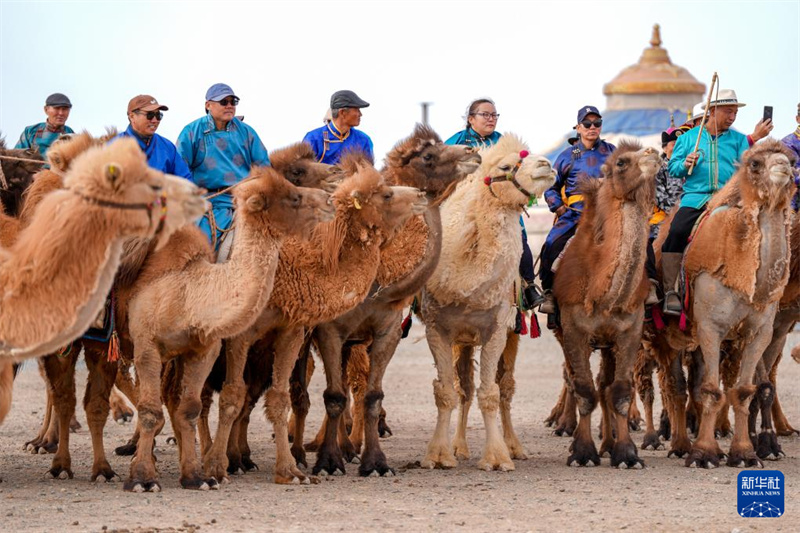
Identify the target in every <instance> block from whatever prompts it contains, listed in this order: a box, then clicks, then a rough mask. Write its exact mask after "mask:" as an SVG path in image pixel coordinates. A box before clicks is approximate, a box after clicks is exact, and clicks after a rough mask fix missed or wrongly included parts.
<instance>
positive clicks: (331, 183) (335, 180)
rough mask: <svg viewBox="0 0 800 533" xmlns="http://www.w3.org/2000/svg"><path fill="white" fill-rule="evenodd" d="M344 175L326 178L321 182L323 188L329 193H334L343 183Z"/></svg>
mask: <svg viewBox="0 0 800 533" xmlns="http://www.w3.org/2000/svg"><path fill="white" fill-rule="evenodd" d="M342 177H343V176H331V177H329V178H325V180H324V181H323V182H322V183H321V184H320V187H321V189H322V190H323V191H325V192H326V193H328V194H333V193H334V192H336V189H337V188H338V187H339V184H340V183H342Z"/></svg>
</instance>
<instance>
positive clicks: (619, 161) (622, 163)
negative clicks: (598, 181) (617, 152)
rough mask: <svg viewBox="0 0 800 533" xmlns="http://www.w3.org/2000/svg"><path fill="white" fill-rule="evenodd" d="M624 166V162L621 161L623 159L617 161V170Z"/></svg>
mask: <svg viewBox="0 0 800 533" xmlns="http://www.w3.org/2000/svg"><path fill="white" fill-rule="evenodd" d="M625 164H626V162H625V160H623V159H618V160H617V168H622V167H624V166H625Z"/></svg>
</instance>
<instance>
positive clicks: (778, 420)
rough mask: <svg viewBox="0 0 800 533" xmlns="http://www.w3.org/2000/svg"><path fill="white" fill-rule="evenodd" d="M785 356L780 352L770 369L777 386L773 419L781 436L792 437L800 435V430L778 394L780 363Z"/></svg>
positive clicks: (771, 381)
mask: <svg viewBox="0 0 800 533" xmlns="http://www.w3.org/2000/svg"><path fill="white" fill-rule="evenodd" d="M782 357H783V353H779V354H778V358H777V360H776V361H775V363H774V364H773V365H772V370H771V371H770V379H769V380H770V383H772V384H773V385H774V386H775V401H773V402H772V419H773V420H774V422H775V432H776V433H777V434H778V436H780V437H791V436H792V435H800V431H798V430H796V429H794V428H793V427H792V425H791V424H790V423H789V420H788V419H787V418H786V415H785V414H784V412H783V408H782V407H781V402H780V396H779V395H778V364H779V363H780V361H781V358H782Z"/></svg>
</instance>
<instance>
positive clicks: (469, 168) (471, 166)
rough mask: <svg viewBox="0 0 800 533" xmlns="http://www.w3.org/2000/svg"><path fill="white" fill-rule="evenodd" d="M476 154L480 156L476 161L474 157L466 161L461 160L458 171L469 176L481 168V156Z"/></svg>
mask: <svg viewBox="0 0 800 533" xmlns="http://www.w3.org/2000/svg"><path fill="white" fill-rule="evenodd" d="M475 155H476V156H477V158H478V159H477V161H475V160H474V159H473V158H470V159H468V160H466V161H459V163H458V166H457V168H458V173H459V174H460V175H462V176H469V175H470V174H472V173H473V172H475V171H476V170H478V169H479V168H480V166H481V157H480V156H479V155H477V154H475Z"/></svg>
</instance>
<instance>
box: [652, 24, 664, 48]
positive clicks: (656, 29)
mask: <svg viewBox="0 0 800 533" xmlns="http://www.w3.org/2000/svg"><path fill="white" fill-rule="evenodd" d="M650 46H652V47H653V48H658V47H659V46H661V26H659V25H658V24H653V36H652V37H650Z"/></svg>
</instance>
